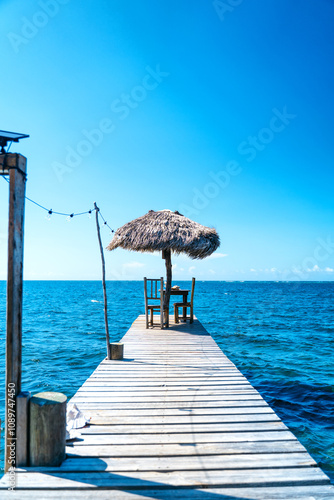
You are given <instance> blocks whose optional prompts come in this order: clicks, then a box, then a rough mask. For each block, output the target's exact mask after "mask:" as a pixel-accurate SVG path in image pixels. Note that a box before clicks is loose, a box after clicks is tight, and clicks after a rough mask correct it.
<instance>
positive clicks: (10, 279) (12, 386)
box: [1, 154, 27, 471]
mask: <svg viewBox="0 0 334 500" xmlns="http://www.w3.org/2000/svg"><path fill="white" fill-rule="evenodd" d="M1 156H3V157H4V161H5V162H6V165H7V167H8V168H9V225H8V275H7V334H6V416H5V419H6V444H5V450H6V451H5V471H8V469H9V468H10V467H11V466H15V463H16V396H17V395H18V394H19V393H20V391H21V364H22V286H23V227H24V202H25V185H26V162H27V160H26V158H25V157H24V156H22V155H20V154H6V155H1Z"/></svg>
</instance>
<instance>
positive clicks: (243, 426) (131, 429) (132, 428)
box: [81, 421, 288, 435]
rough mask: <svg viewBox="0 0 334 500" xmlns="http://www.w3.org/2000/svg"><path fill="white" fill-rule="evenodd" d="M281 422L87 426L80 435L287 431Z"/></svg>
mask: <svg viewBox="0 0 334 500" xmlns="http://www.w3.org/2000/svg"><path fill="white" fill-rule="evenodd" d="M287 429H288V428H287V426H286V425H285V424H283V422H281V421H274V422H233V423H216V422H214V423H205V424H201V423H195V422H191V423H189V424H166V423H159V424H148V425H147V424H132V425H120V424H115V425H89V426H87V427H84V428H83V429H81V435H90V434H101V435H102V434H127V435H131V434H138V433H141V434H165V433H167V434H172V433H182V434H185V433H187V432H188V433H192V434H193V433H198V432H212V433H215V432H259V431H261V432H263V431H278V430H287Z"/></svg>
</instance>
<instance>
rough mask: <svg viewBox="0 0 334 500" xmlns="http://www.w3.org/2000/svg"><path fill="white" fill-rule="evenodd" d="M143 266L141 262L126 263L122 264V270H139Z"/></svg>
mask: <svg viewBox="0 0 334 500" xmlns="http://www.w3.org/2000/svg"><path fill="white" fill-rule="evenodd" d="M144 266H145V264H143V263H142V262H135V261H133V262H126V263H125V264H123V268H124V269H139V268H140V267H144Z"/></svg>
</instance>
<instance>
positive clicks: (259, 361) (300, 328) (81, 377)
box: [0, 281, 334, 482]
mask: <svg viewBox="0 0 334 500" xmlns="http://www.w3.org/2000/svg"><path fill="white" fill-rule="evenodd" d="M177 284H179V285H181V286H184V287H187V288H190V282H177ZM107 288H108V300H109V307H108V309H109V324H110V330H111V331H110V334H111V341H118V340H119V339H120V338H121V337H122V336H123V335H124V334H125V333H126V331H127V330H128V328H129V327H130V325H131V323H132V322H133V321H134V320H135V319H136V317H137V316H138V314H143V312H144V303H143V283H142V282H134V281H131V282H125V281H119V282H116V281H111V282H108V283H107ZM5 305H6V283H5V282H0V357H1V359H0V366H1V373H0V376H1V381H0V382H1V387H2V390H1V395H0V418H1V421H2V422H3V419H4V395H5V376H4V371H5V314H6V311H5ZM171 310H172V309H171ZM195 314H196V315H197V317H198V318H199V320H200V321H201V322H202V323H203V324H204V326H205V327H206V329H207V330H208V331H209V333H210V334H211V335H212V336H213V338H214V339H215V341H216V342H217V343H218V345H219V346H220V347H221V349H222V350H223V351H224V352H225V354H226V355H227V356H228V357H229V358H230V359H231V360H232V361H233V362H234V363H235V364H236V365H237V367H238V368H239V369H240V370H241V372H242V373H243V374H244V375H245V376H246V377H247V378H248V379H249V380H250V382H251V383H252V384H253V385H254V386H255V387H256V388H257V389H258V390H259V391H260V393H261V394H262V396H263V397H264V399H265V400H266V401H267V402H268V403H269V404H270V405H271V406H272V408H273V409H274V410H275V411H276V413H277V414H278V415H279V416H280V417H281V418H282V419H283V421H284V422H285V423H286V424H287V425H288V426H289V427H290V429H291V430H292V431H293V432H294V434H295V435H296V436H297V437H298V439H299V440H300V441H301V442H302V443H303V444H304V446H306V448H307V449H308V451H309V452H310V453H311V455H312V456H313V457H314V458H315V459H316V460H317V462H318V463H319V465H320V466H321V467H322V468H323V470H324V471H325V472H326V473H327V474H328V475H329V476H330V477H331V480H332V482H333V480H334V416H333V406H334V405H333V403H334V389H333V387H334V368H333V360H334V283H331V282H326V283H314V282H307V283H272V282H270V283H266V282H244V283H242V282H233V283H230V282H213V281H207V282H196V291H195ZM104 356H105V332H104V317H103V296H102V287H101V283H100V282H95V281H26V282H25V283H24V312H23V377H22V389H23V390H30V391H32V392H33V393H36V392H40V391H44V390H52V391H60V392H63V393H65V394H66V395H67V396H68V397H71V396H72V395H73V394H74V393H75V392H76V390H77V389H78V388H79V387H80V385H81V384H82V383H83V382H84V381H85V380H86V379H87V378H88V377H89V375H90V374H91V373H92V371H93V370H94V369H95V368H96V366H97V365H98V364H99V363H100V362H101V360H102V358H103V357H104ZM2 426H3V424H2ZM3 435H4V429H2V432H1V467H2V466H3V448H4V439H3Z"/></svg>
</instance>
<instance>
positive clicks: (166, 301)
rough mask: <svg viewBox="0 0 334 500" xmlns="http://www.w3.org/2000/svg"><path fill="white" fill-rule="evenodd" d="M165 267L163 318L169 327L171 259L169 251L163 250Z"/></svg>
mask: <svg viewBox="0 0 334 500" xmlns="http://www.w3.org/2000/svg"><path fill="white" fill-rule="evenodd" d="M164 257H165V265H166V290H165V297H164V316H165V325H166V326H167V327H168V326H169V299H170V292H171V288H172V259H171V250H165V252H164Z"/></svg>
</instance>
